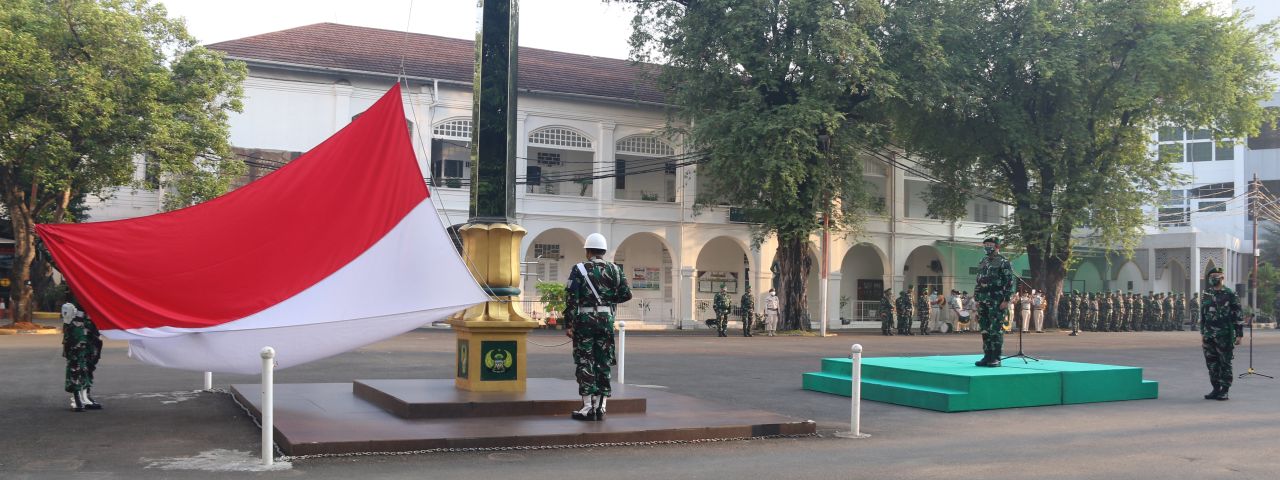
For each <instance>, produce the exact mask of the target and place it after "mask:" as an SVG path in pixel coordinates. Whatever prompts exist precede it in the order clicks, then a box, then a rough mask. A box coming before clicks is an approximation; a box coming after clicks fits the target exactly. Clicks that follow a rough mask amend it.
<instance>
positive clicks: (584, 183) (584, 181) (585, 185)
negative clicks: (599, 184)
mask: <svg viewBox="0 0 1280 480" xmlns="http://www.w3.org/2000/svg"><path fill="white" fill-rule="evenodd" d="M573 183H576V184H578V185H579V186H581V187H582V188H581V189H579V190H578V196H579V197H585V196H587V191H588V190H591V179H590V178H579V179H577V180H574V181H573Z"/></svg>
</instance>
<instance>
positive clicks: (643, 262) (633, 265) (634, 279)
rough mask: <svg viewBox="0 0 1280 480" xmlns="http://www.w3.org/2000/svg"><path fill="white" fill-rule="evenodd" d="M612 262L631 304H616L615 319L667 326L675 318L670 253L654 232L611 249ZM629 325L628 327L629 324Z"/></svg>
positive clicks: (640, 235)
mask: <svg viewBox="0 0 1280 480" xmlns="http://www.w3.org/2000/svg"><path fill="white" fill-rule="evenodd" d="M613 261H614V262H615V263H617V264H618V266H619V267H621V268H622V272H623V274H625V275H626V276H627V282H628V283H629V284H630V286H631V295H632V299H631V301H630V302H627V303H624V304H621V305H618V312H617V318H618V319H619V320H626V321H629V322H630V321H640V322H643V323H645V324H655V323H663V322H665V323H670V322H671V321H672V319H674V318H675V310H674V309H675V304H674V303H673V302H672V299H673V298H674V297H673V287H674V285H673V283H674V280H675V279H674V278H673V266H672V261H671V251H670V249H668V248H667V245H666V243H665V242H663V240H662V238H661V237H659V236H657V235H655V234H653V233H647V232H646V233H637V234H634V235H631V236H629V237H627V239H626V240H623V241H622V243H620V244H618V247H617V248H616V249H615V250H614V254H613ZM628 325H630V324H628Z"/></svg>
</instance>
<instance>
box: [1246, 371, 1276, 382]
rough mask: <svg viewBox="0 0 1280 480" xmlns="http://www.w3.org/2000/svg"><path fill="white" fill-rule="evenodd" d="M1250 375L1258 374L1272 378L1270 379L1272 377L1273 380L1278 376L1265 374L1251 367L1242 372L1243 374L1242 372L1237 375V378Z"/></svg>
mask: <svg viewBox="0 0 1280 480" xmlns="http://www.w3.org/2000/svg"><path fill="white" fill-rule="evenodd" d="M1249 375H1257V376H1259V377H1263V378H1270V379H1272V380H1275V378H1276V377H1273V376H1271V375H1264V374H1261V373H1258V372H1255V371H1254V370H1253V368H1249V371H1247V372H1244V373H1241V374H1240V376H1239V377H1237V378H1244V377H1247V376H1249Z"/></svg>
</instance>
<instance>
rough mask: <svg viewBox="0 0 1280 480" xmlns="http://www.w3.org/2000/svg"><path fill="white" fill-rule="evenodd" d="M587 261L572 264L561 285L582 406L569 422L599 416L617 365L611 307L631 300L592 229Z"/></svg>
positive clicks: (624, 282) (628, 289)
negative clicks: (563, 291)
mask: <svg viewBox="0 0 1280 480" xmlns="http://www.w3.org/2000/svg"><path fill="white" fill-rule="evenodd" d="M585 247H586V251H587V261H585V262H582V263H579V264H577V265H574V268H573V271H571V272H569V282H568V287H566V288H565V305H566V307H565V319H567V320H568V325H569V330H568V331H567V332H565V334H566V335H568V336H569V337H570V338H572V339H573V364H574V376H575V377H576V378H577V380H578V395H581V396H582V409H580V410H577V411H574V412H573V414H572V415H571V416H572V418H573V419H574V420H603V419H604V413H605V409H606V403H607V401H608V398H609V396H610V395H611V394H612V389H611V388H610V385H609V380H610V376H611V375H612V373H613V368H612V366H613V365H614V364H615V363H617V356H616V351H615V349H614V337H613V333H614V324H613V315H614V309H616V308H617V305H618V304H619V303H624V302H626V301H628V300H631V287H630V286H628V285H627V277H626V275H623V274H622V269H620V268H618V266H617V265H615V264H614V263H613V262H608V261H605V259H604V254H605V252H607V251H608V250H609V247H608V245H607V243H606V242H605V238H604V235H601V234H599V233H593V234H591V235H590V236H588V237H587V241H586V245H585Z"/></svg>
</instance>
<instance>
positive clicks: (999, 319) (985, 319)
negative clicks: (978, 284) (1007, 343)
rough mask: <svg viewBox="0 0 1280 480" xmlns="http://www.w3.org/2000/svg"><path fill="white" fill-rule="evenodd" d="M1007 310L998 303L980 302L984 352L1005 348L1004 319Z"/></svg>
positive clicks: (979, 309) (979, 317)
mask: <svg viewBox="0 0 1280 480" xmlns="http://www.w3.org/2000/svg"><path fill="white" fill-rule="evenodd" d="M1005 312H1006V309H1003V308H1000V304H999V303H996V302H978V328H979V329H981V331H982V351H984V352H986V351H995V350H1000V349H1001V348H1002V347H1004V324H1005V322H1006V321H1007V320H1006V319H1005V318H1004V315H1005Z"/></svg>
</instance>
